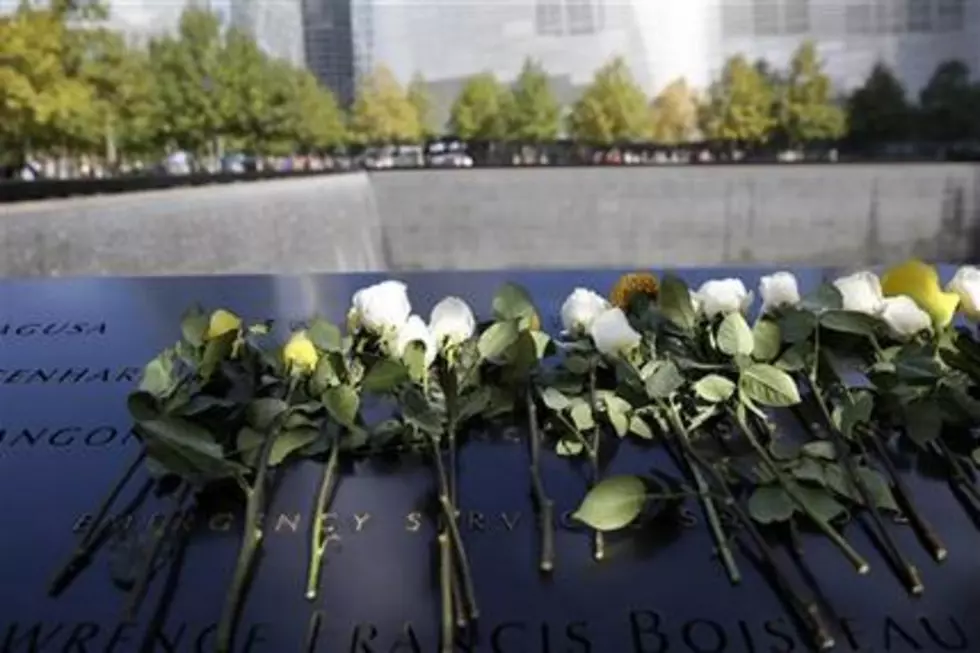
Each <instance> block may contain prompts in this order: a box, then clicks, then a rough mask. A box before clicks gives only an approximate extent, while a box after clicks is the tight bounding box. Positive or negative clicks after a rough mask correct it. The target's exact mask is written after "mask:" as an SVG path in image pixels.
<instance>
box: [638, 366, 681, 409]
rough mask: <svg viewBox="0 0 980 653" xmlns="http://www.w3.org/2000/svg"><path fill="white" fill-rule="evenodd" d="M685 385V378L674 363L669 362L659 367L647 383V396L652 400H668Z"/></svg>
mask: <svg viewBox="0 0 980 653" xmlns="http://www.w3.org/2000/svg"><path fill="white" fill-rule="evenodd" d="M683 385H684V376H683V375H682V374H681V373H680V370H678V369H677V365H675V364H674V361H671V360H668V361H664V363H663V364H662V365H660V366H658V367H657V369H656V370H655V371H654V373H653V374H651V375H650V378H648V379H647V381H646V391H647V395H648V396H649V397H650V398H651V399H666V398H667V397H669V396H670V395H671V394H672V393H674V392H676V391H677V390H679V389H680V387H681V386H683Z"/></svg>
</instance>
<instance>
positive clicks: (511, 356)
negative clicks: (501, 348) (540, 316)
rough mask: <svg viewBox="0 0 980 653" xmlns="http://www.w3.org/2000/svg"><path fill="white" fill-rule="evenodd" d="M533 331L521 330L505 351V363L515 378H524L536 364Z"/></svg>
mask: <svg viewBox="0 0 980 653" xmlns="http://www.w3.org/2000/svg"><path fill="white" fill-rule="evenodd" d="M533 333H534V332H533V331H521V332H520V333H519V334H518V336H517V342H515V343H514V344H513V346H511V348H510V349H509V350H508V351H507V357H506V358H507V365H508V367H509V368H510V373H511V374H513V375H514V376H515V377H516V378H519V379H524V378H527V376H528V375H529V374H530V373H531V370H533V369H534V368H535V367H537V365H538V352H537V342H536V341H535V339H534V335H533Z"/></svg>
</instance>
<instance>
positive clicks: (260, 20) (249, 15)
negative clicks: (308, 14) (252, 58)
mask: <svg viewBox="0 0 980 653" xmlns="http://www.w3.org/2000/svg"><path fill="white" fill-rule="evenodd" d="M230 22H231V24H232V25H233V26H235V27H237V28H239V29H242V30H244V31H246V32H248V33H249V34H251V35H252V37H253V38H254V39H255V41H256V42H257V43H258V44H259V47H261V48H262V49H263V50H264V51H265V52H266V53H268V54H269V55H271V56H273V57H276V58H278V59H284V60H286V61H288V62H290V63H292V64H293V65H296V66H302V65H303V64H304V62H305V60H306V55H305V51H304V47H303V5H302V0H231V21H230Z"/></svg>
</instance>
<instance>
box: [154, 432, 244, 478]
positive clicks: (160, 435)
mask: <svg viewBox="0 0 980 653" xmlns="http://www.w3.org/2000/svg"><path fill="white" fill-rule="evenodd" d="M139 429H140V432H141V433H143V435H144V446H145V447H146V450H147V454H148V455H149V456H150V457H152V458H155V459H156V460H157V461H158V462H160V463H161V464H163V465H164V467H166V468H167V470H168V471H169V472H171V473H172V474H176V475H178V476H180V477H182V478H187V479H191V478H199V477H203V478H205V479H210V480H216V479H220V478H227V477H229V476H234V475H236V474H239V473H241V472H242V471H244V470H243V468H242V467H241V466H240V465H237V464H235V463H233V462H232V461H229V460H225V457H224V451H223V450H222V448H221V445H219V444H218V443H217V442H215V440H214V437H213V436H212V435H211V433H210V432H209V431H208V430H206V429H204V428H202V427H200V426H197V425H196V424H194V423H192V422H189V421H187V420H182V419H177V418H172V417H160V418H159V419H155V420H149V421H146V422H140V424H139Z"/></svg>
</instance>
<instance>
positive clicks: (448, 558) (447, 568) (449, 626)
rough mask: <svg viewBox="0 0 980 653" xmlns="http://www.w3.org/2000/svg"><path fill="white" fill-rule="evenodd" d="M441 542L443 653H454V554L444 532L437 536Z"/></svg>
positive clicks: (440, 574) (440, 582)
mask: <svg viewBox="0 0 980 653" xmlns="http://www.w3.org/2000/svg"><path fill="white" fill-rule="evenodd" d="M437 541H438V542H439V587H440V594H441V599H440V600H441V603H442V610H441V615H442V646H441V649H442V653H453V645H454V641H453V640H454V639H455V635H456V628H455V624H454V623H453V585H452V576H453V569H452V552H451V551H450V545H449V536H448V535H446V532H445V531H442V532H440V533H439V535H438V536H437Z"/></svg>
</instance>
